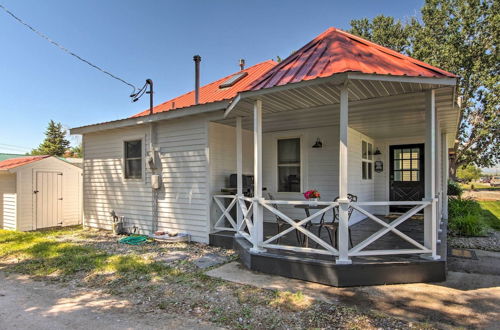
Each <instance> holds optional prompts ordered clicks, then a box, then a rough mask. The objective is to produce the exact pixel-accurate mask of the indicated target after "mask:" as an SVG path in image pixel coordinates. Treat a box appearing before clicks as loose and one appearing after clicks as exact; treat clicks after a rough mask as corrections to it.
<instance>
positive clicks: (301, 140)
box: [274, 135, 305, 195]
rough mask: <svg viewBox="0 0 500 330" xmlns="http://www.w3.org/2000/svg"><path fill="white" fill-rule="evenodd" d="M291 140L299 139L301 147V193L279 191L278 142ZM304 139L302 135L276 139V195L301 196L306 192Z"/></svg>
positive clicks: (284, 136)
mask: <svg viewBox="0 0 500 330" xmlns="http://www.w3.org/2000/svg"><path fill="white" fill-rule="evenodd" d="M290 139H299V145H300V165H299V166H300V191H280V190H279V187H280V184H279V180H280V178H279V163H278V161H279V160H278V141H279V140H290ZM304 140H305V139H304V137H303V136H302V135H283V136H277V137H275V141H274V144H275V146H276V147H275V152H274V155H275V157H276V158H275V159H276V162H275V166H274V168H275V177H276V180H275V184H276V193H278V194H291V195H293V194H301V193H302V192H303V191H304V181H305V178H304V173H305V172H304V164H305V159H304V158H305V153H304Z"/></svg>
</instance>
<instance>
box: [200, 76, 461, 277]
mask: <svg viewBox="0 0 500 330" xmlns="http://www.w3.org/2000/svg"><path fill="white" fill-rule="evenodd" d="M454 84H455V80H454V79H443V78H440V79H438V78H425V77H396V76H387V75H374V74H373V75H372V74H368V75H367V74H359V73H343V74H336V75H334V76H332V77H329V78H320V79H315V80H311V81H305V82H300V83H294V84H288V85H283V86H278V87H273V88H267V89H261V90H256V91H249V92H244V93H242V94H240V95H239V96H238V97H237V98H236V99H235V100H234V101H233V102H232V104H231V106H230V107H229V108H228V109H227V110H226V113H225V117H224V119H221V120H218V121H216V122H214V123H212V124H211V125H212V126H211V127H210V129H209V140H210V142H209V149H210V159H211V185H210V186H211V193H212V198H213V205H212V209H211V217H212V222H211V225H212V227H211V228H212V235H211V242H212V243H213V244H217V245H225V246H229V245H230V244H233V246H234V247H236V248H238V249H239V250H240V253H241V254H242V255H243V257H242V260H243V261H244V263H245V264H246V265H247V266H248V267H249V268H251V269H253V270H259V271H263V272H269V273H274V274H279V275H283V276H289V277H295V278H301V279H306V280H311V281H316V282H321V283H326V284H332V285H339V286H343V285H363V284H376V283H402V282H416V281H436V280H442V279H444V278H445V264H444V262H445V255H443V248H445V246H444V244H443V243H444V242H443V241H442V240H440V236H442V234H443V221H442V220H443V219H446V218H447V214H446V209H447V203H446V200H447V196H446V183H447V173H448V171H447V168H448V164H447V161H448V145H450V143H452V142H453V139H454V138H453V136H452V135H453V133H454V130H455V128H456V123H457V120H458V116H457V111H456V107H455V104H454V100H453V98H454V92H453V91H454ZM222 131H227V133H228V135H227V136H225V138H224V137H221V136H220V135H221V132H222ZM231 136H232V137H234V138H233V139H231V138H230V137H231ZM224 155H225V156H224ZM222 163H224V165H222ZM230 163H232V165H230ZM231 173H234V174H236V178H237V184H236V187H235V189H234V190H228V189H224V188H226V187H228V186H230V182H229V174H231ZM244 175H251V176H253V184H252V187H251V190H250V191H248V190H247V187H246V186H244V183H245V182H244V181H247V180H244ZM224 177H225V178H226V179H224ZM309 189H316V190H318V191H319V192H320V193H321V198H320V199H319V200H306V199H305V198H304V197H303V195H302V193H303V192H304V191H306V190H309ZM222 192H225V193H222ZM352 195H354V196H355V197H356V198H355V199H353V198H351V197H352ZM278 223H279V224H280V226H278ZM321 223H324V224H328V226H321ZM327 227H328V228H329V229H330V230H328V228H327ZM320 228H321V229H322V231H321V233H320ZM229 241H231V242H230V243H229ZM351 241H352V244H351V243H350V242H351ZM359 267H362V269H364V270H363V274H364V275H363V276H359V270H360V268H359ZM363 267H364V268H363ZM366 267H368V268H366ZM394 267H400V268H401V269H398V270H396V269H395V268H394ZM395 271H396V272H399V273H400V275H401V276H393V275H391V272H392V273H394V272H395ZM356 274H357V275H356ZM411 274H414V275H411ZM354 279H355V280H354Z"/></svg>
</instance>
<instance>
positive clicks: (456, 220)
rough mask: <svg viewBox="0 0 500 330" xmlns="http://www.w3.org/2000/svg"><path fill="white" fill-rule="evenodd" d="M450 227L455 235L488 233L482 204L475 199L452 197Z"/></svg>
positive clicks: (449, 208)
mask: <svg viewBox="0 0 500 330" xmlns="http://www.w3.org/2000/svg"><path fill="white" fill-rule="evenodd" d="M448 215H449V223H448V224H449V229H450V231H451V232H452V233H453V234H455V235H460V236H481V235H484V234H485V233H486V229H487V225H486V224H485V223H484V221H483V215H482V210H481V206H480V205H479V203H478V202H477V201H475V200H473V199H468V198H466V199H461V198H450V200H449V203H448Z"/></svg>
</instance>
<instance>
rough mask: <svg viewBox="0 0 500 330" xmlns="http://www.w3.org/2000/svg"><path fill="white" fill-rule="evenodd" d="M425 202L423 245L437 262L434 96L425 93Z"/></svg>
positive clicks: (432, 93)
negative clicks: (427, 204)
mask: <svg viewBox="0 0 500 330" xmlns="http://www.w3.org/2000/svg"><path fill="white" fill-rule="evenodd" d="M425 124H426V134H425V136H426V139H425V169H424V170H425V200H427V201H429V202H430V204H429V206H427V207H426V208H425V210H424V245H425V247H426V248H428V249H430V250H431V251H432V253H431V255H430V256H429V257H430V259H433V260H437V259H439V258H440V256H438V255H437V234H438V231H437V229H438V228H437V216H436V215H437V214H436V213H437V212H436V95H435V91H434V90H429V91H426V92H425Z"/></svg>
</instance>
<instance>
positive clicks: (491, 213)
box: [479, 201, 500, 230]
mask: <svg viewBox="0 0 500 330" xmlns="http://www.w3.org/2000/svg"><path fill="white" fill-rule="evenodd" d="M479 205H480V206H481V210H482V214H483V219H484V222H485V223H486V224H487V225H488V226H490V227H491V228H493V229H496V230H500V201H479Z"/></svg>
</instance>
